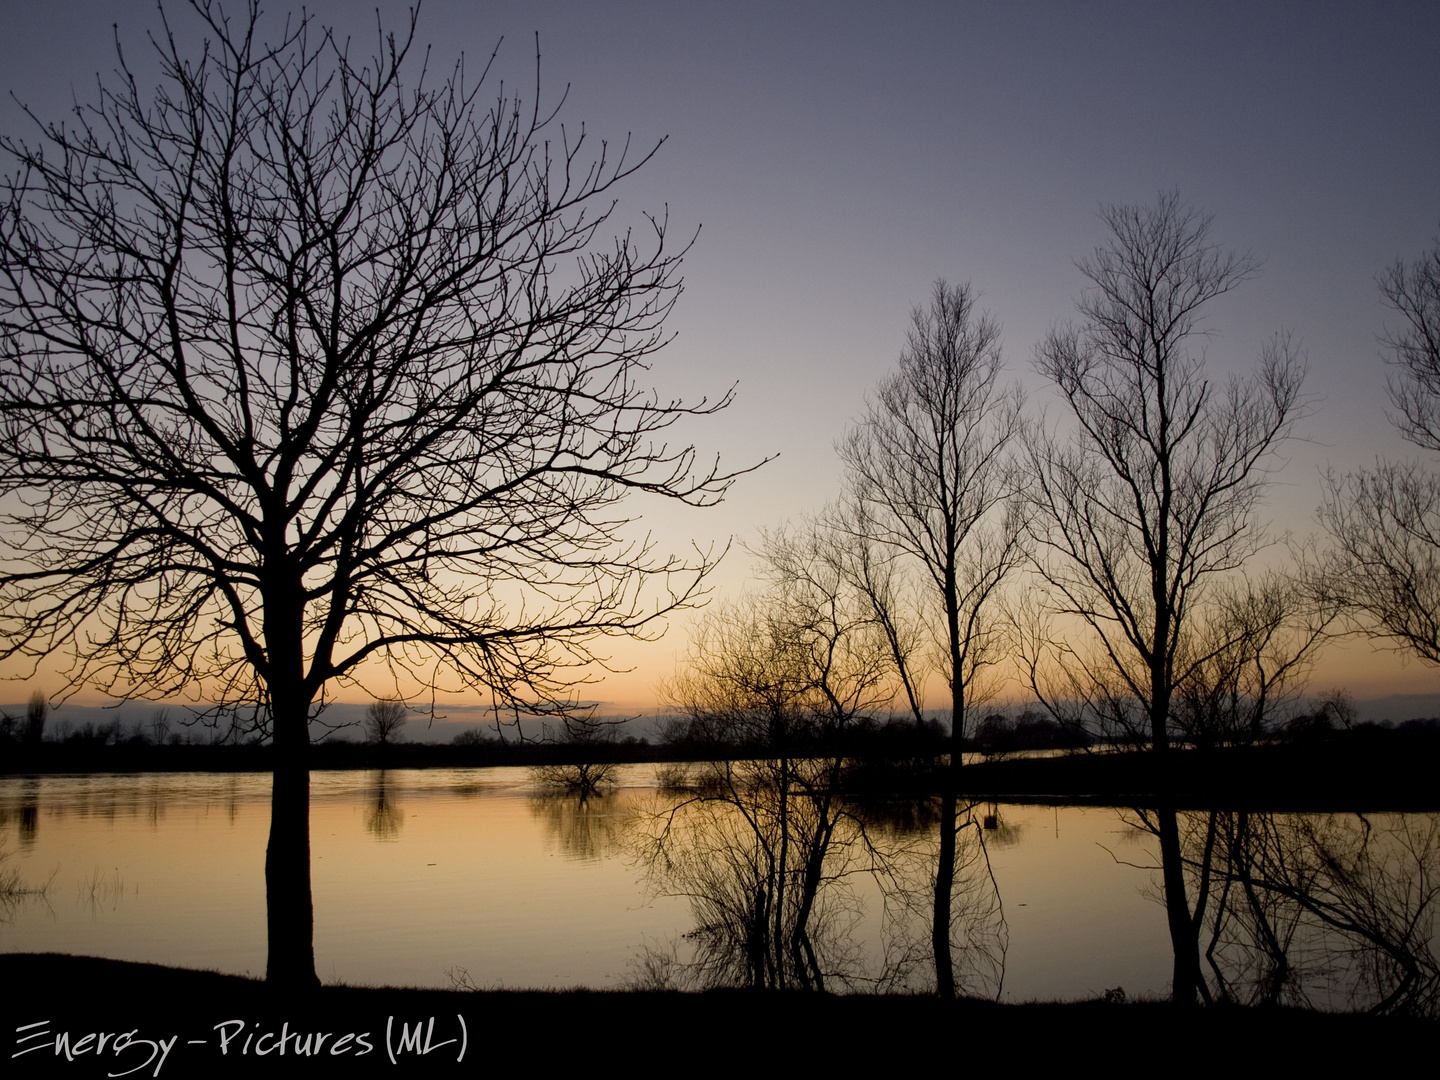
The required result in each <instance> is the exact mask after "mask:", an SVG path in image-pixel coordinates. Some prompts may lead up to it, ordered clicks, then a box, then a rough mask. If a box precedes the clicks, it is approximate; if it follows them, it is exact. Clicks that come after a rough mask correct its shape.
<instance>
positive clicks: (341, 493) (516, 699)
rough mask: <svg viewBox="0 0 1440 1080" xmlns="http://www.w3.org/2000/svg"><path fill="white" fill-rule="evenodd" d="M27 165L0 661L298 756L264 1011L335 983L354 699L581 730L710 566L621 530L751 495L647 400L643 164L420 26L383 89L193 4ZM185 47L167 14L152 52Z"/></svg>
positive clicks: (664, 311)
mask: <svg viewBox="0 0 1440 1080" xmlns="http://www.w3.org/2000/svg"><path fill="white" fill-rule="evenodd" d="M191 7H192V8H193V12H194V15H195V16H196V19H197V21H198V24H199V27H200V29H201V30H202V32H203V33H204V34H205V35H206V40H205V44H204V46H203V48H202V49H201V51H200V52H199V53H198V54H197V55H186V54H185V53H183V52H182V51H181V47H180V45H179V43H178V39H177V36H176V35H175V34H174V33H172V32H170V30H169V26H168V23H167V24H166V29H165V31H164V32H163V33H161V34H160V35H158V36H157V37H156V38H155V44H156V49H157V52H158V59H159V62H160V65H161V77H160V85H159V87H158V88H157V89H156V90H155V92H154V93H153V95H147V93H146V92H145V91H144V90H142V88H141V85H140V82H139V80H138V79H137V78H136V77H135V76H134V75H133V74H132V73H131V71H130V69H129V68H128V67H126V65H125V61H124V58H123V56H122V57H121V59H120V77H119V79H118V81H117V82H116V83H115V84H114V85H111V86H102V88H101V89H100V91H99V97H98V99H97V100H96V101H95V102H94V104H92V105H90V106H88V107H84V108H81V109H79V110H78V111H77V112H76V114H75V115H74V116H73V117H71V118H70V119H69V120H68V121H67V122H65V123H43V122H41V121H40V120H39V119H38V118H37V119H36V121H35V123H36V130H35V134H34V141H33V142H27V141H24V140H21V139H18V138H15V137H13V136H12V137H7V138H4V139H3V140H0V147H3V149H4V151H5V153H7V154H8V155H9V158H10V160H11V161H12V163H13V164H12V168H11V170H10V171H9V172H8V173H7V177H6V180H5V182H4V195H3V205H0V330H3V335H0V497H3V498H4V500H5V506H6V516H5V519H4V520H5V530H6V531H5V538H4V554H3V561H0V631H3V635H4V636H3V640H4V645H3V655H4V656H6V657H8V658H12V659H13V658H20V657H30V658H39V657H43V656H48V655H50V654H52V653H56V652H57V651H62V650H67V649H68V650H69V651H70V655H71V656H72V657H73V661H72V663H71V666H70V668H69V676H70V680H71V685H72V686H74V685H79V684H80V683H88V684H89V685H92V686H97V687H99V688H100V689H103V690H106V691H109V692H111V693H113V694H116V695H119V696H127V697H128V696H154V697H169V696H173V695H176V694H183V693H188V694H190V695H192V696H198V697H203V698H205V699H207V700H210V701H214V702H219V703H221V704H223V705H228V706H231V707H233V708H234V709H236V710H239V711H241V712H242V713H243V714H244V715H245V716H249V717H253V718H254V719H255V720H256V721H257V722H258V723H259V724H260V725H261V728H262V731H263V732H264V733H265V734H267V735H268V736H269V738H270V739H271V740H272V741H273V745H274V753H275V777H274V785H273V796H272V817H271V834H270V842H269V847H268V849H267V855H266V881H267V892H268V905H269V934H270V954H269V962H268V966H267V976H268V978H269V979H270V980H272V981H275V982H280V983H285V984H290V985H306V984H313V983H315V981H316V979H315V973H314V961H313V948H312V923H313V916H312V908H311V898H310V870H309V864H310V857H309V831H308V801H309V794H308V764H307V748H308V743H309V737H308V724H309V721H310V719H311V717H312V714H313V710H314V709H315V707H316V706H317V704H318V703H320V702H322V701H323V700H324V696H325V694H326V693H327V691H328V690H329V689H330V688H332V687H334V686H335V685H336V684H354V685H360V684H361V683H364V682H371V683H374V682H380V683H384V684H385V685H386V686H387V687H388V688H390V689H391V690H392V691H393V689H394V688H395V687H397V686H399V685H401V684H410V683H414V684H418V685H420V686H424V687H428V688H432V689H450V690H458V689H471V690H478V691H480V692H483V693H484V694H486V695H488V696H490V697H492V699H493V700H494V701H495V703H496V704H497V706H503V705H514V706H515V707H517V708H527V709H532V710H534V709H540V710H551V711H553V710H557V709H558V710H563V709H564V708H565V707H566V706H567V705H568V703H569V702H570V700H571V697H570V690H569V688H570V687H572V686H573V685H574V683H575V682H576V681H577V680H580V679H582V678H583V677H584V675H583V669H584V668H585V665H587V664H588V663H590V661H591V660H592V659H594V658H595V657H596V653H595V651H594V650H595V648H596V644H595V643H596V641H597V639H599V638H603V637H605V636H607V635H618V636H624V635H629V636H634V635H642V634H646V633H649V632H651V629H652V628H655V627H656V621H655V620H657V619H658V618H660V617H662V616H663V615H664V614H665V613H666V612H668V611H671V610H674V609H676V608H678V607H682V606H684V605H686V604H687V603H689V602H691V601H692V600H693V599H694V598H695V597H696V596H697V590H698V589H699V588H700V585H701V581H702V579H703V578H704V576H705V574H706V572H707V571H708V570H709V568H710V567H711V565H712V560H711V558H710V557H709V556H708V555H706V554H704V553H700V554H697V555H696V556H695V557H694V558H692V559H690V560H688V561H687V560H682V559H676V558H673V557H668V556H665V555H663V554H660V553H657V552H656V551H655V550H654V549H653V548H652V547H651V545H650V544H649V543H648V542H644V541H641V542H636V541H634V540H631V539H628V538H627V530H626V524H627V518H626V516H625V513H624V512H623V511H619V510H617V504H618V503H619V502H620V500H621V499H622V498H623V497H625V496H626V495H628V494H630V493H632V492H646V493H651V494H654V495H659V496H664V497H666V498H672V499H679V500H683V501H685V502H688V503H692V504H700V505H704V504H710V503H713V502H715V501H716V500H718V499H719V498H720V497H721V496H722V495H723V494H724V492H725V490H726V488H727V487H728V485H729V484H730V482H731V480H732V478H733V477H732V476H729V475H724V474H722V473H720V472H719V470H718V467H716V466H709V467H707V466H705V465H703V464H700V463H697V460H696V454H695V450H694V448H693V447H690V446H685V445H683V444H676V443H672V442H668V441H667V439H668V438H669V432H670V430H671V429H672V428H673V427H674V425H675V424H676V423H677V421H679V420H681V419H682V418H683V417H686V416H691V415H703V414H709V413H713V412H715V411H717V410H718V409H721V408H723V407H724V406H725V405H726V404H727V403H728V401H729V397H728V395H727V396H725V397H723V398H721V399H720V400H719V401H717V402H713V403H706V402H703V401H702V402H700V403H698V404H685V403H682V402H681V401H678V400H672V399H669V398H665V397H662V396H659V395H658V394H657V393H655V392H653V391H651V390H648V389H646V387H645V384H646V381H647V378H648V376H647V370H648V369H647V361H648V358H650V357H651V356H652V355H653V354H654V353H655V352H656V351H657V350H658V349H659V348H660V347H661V346H662V345H664V344H665V342H666V336H665V333H664V329H663V324H664V320H665V318H666V316H667V315H668V313H669V312H670V310H671V308H672V306H673V304H674V302H675V300H676V298H677V296H678V295H679V291H680V278H679V276H678V271H679V264H680V257H681V255H682V254H683V250H679V251H677V250H675V248H674V247H673V245H672V244H671V242H670V238H669V235H668V230H667V226H666V221H665V219H664V218H663V217H662V218H654V217H647V218H646V219H645V220H644V223H643V225H642V226H641V228H640V229H639V230H638V232H633V233H632V232H631V231H629V230H624V231H620V232H619V235H618V236H617V237H616V238H615V239H613V240H611V239H607V237H606V235H605V233H604V230H606V229H607V228H608V227H609V223H610V220H611V217H612V214H613V213H614V210H615V203H614V196H613V192H614V190H615V189H616V186H617V185H619V184H621V183H622V182H623V181H624V180H625V179H626V178H627V177H629V176H631V175H632V174H633V173H634V172H635V171H636V170H637V169H638V168H640V167H641V166H642V165H644V164H645V162H646V161H647V160H648V159H649V157H650V155H651V154H653V153H654V150H651V151H649V152H648V153H641V154H639V155H638V156H637V155H635V154H634V153H632V152H631V150H630V147H629V145H628V142H627V143H626V144H625V145H624V146H622V147H620V148H618V150H617V148H615V147H612V146H610V145H608V144H606V143H601V144H600V145H599V146H595V145H594V143H593V140H592V139H591V138H590V137H589V136H588V135H587V134H586V133H585V131H584V129H583V127H582V128H580V129H578V130H577V129H574V128H563V127H561V126H560V125H559V121H558V120H557V112H558V108H559V106H558V105H557V106H556V107H555V108H554V109H550V108H542V107H541V105H540V104H539V101H538V91H537V93H536V100H531V101H528V102H524V101H522V100H521V99H520V98H518V97H515V96H512V95H510V94H509V93H507V92H506V91H504V90H498V91H493V92H492V91H491V90H490V83H489V82H488V81H487V71H486V70H482V71H481V72H480V73H479V74H478V77H477V76H476V74H475V73H474V72H473V71H467V69H466V68H465V66H464V65H463V64H461V65H457V67H456V68H455V70H454V71H453V73H452V74H451V75H450V77H449V78H448V79H446V80H444V81H443V82H441V83H439V84H438V85H437V84H436V81H435V80H434V78H432V77H429V76H427V73H426V70H425V63H424V62H423V61H422V60H419V59H416V58H415V57H412V55H411V54H412V47H413V46H414V44H415V35H416V28H415V21H414V19H415V17H414V15H413V14H412V17H411V21H410V23H409V25H408V26H407V27H405V28H403V30H402V31H401V32H400V33H399V34H398V35H393V34H392V35H385V36H384V37H383V38H382V39H381V40H380V41H379V45H378V48H377V51H376V53H375V54H374V55H373V56H370V57H366V58H364V59H363V60H362V59H357V58H356V57H354V56H352V55H351V53H350V51H349V50H350V47H349V44H348V43H347V41H346V40H345V39H344V38H343V37H340V36H337V35H334V34H332V33H331V32H330V31H328V30H326V29H323V28H321V27H320V26H318V25H317V24H316V23H315V22H314V20H313V19H311V18H309V17H305V16H301V17H300V18H292V19H291V20H289V21H287V22H285V23H283V24H280V25H275V26H267V24H266V23H265V21H264V20H263V19H262V18H261V15H260V11H259V6H258V4H255V3H252V4H250V6H249V7H248V9H247V10H246V12H245V14H244V15H243V17H240V18H235V19H232V18H230V17H228V16H227V15H226V14H225V13H224V12H223V11H222V9H221V7H220V6H219V5H218V4H216V3H212V2H210V0H191ZM163 15H164V13H163V11H162V16H163Z"/></svg>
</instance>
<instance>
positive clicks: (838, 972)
mask: <svg viewBox="0 0 1440 1080" xmlns="http://www.w3.org/2000/svg"><path fill="white" fill-rule="evenodd" d="M838 768H839V762H837V761H831V760H801V759H776V760H754V761H734V762H729V761H724V762H714V763H710V764H707V765H705V766H703V767H702V769H703V771H702V774H701V775H700V776H699V777H698V778H696V779H695V780H694V781H693V782H692V783H691V785H690V786H689V787H688V788H687V789H685V790H679V791H676V790H674V788H673V787H672V790H671V793H670V794H668V795H663V796H660V801H659V802H658V803H657V804H656V805H655V806H654V807H653V808H652V809H651V811H650V812H649V813H646V814H642V815H641V818H640V821H639V825H638V828H637V832H636V838H635V841H634V847H635V851H636V853H637V855H638V858H639V861H640V863H641V865H643V866H644V868H645V870H646V873H647V876H648V879H649V884H650V887H651V889H652V890H654V891H655V892H656V893H657V894H660V895H668V896H684V897H686V898H688V899H689V901H690V907H691V911H692V912H693V913H694V916H695V928H694V929H693V930H692V931H690V933H689V934H687V935H686V942H687V944H688V946H689V949H690V953H691V955H690V956H689V957H688V958H687V959H686V960H685V961H684V964H685V966H686V967H687V969H688V972H687V974H688V979H689V980H690V981H691V982H693V983H694V984H696V985H700V986H751V987H755V988H757V989H759V988H767V989H783V988H803V989H816V990H823V989H827V988H831V987H833V986H834V985H836V984H837V983H838V984H839V985H844V986H848V985H852V984H854V983H855V982H857V981H859V980H860V979H861V978H862V977H863V971H862V968H863V961H862V958H861V956H860V949H859V947H858V946H857V945H856V944H855V943H854V942H853V940H852V939H851V935H850V929H851V926H852V924H853V923H854V922H855V921H856V920H857V919H858V918H859V911H858V906H857V903H856V901H855V898H854V895H853V892H852V890H851V888H850V883H849V880H848V879H849V878H850V876H851V875H853V874H855V873H859V872H861V871H862V870H863V868H864V867H863V865H862V863H861V862H860V858H859V856H858V855H857V851H859V849H860V848H861V839H862V837H861V830H860V829H859V827H858V823H857V822H856V820H855V819H854V818H853V817H851V816H850V815H848V814H846V813H844V812H843V810H842V808H841V806H840V801H839V798H838V796H837V795H836V794H835V785H834V780H835V773H836V770H838Z"/></svg>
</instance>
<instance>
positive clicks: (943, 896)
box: [930, 751, 959, 1001]
mask: <svg viewBox="0 0 1440 1080" xmlns="http://www.w3.org/2000/svg"><path fill="white" fill-rule="evenodd" d="M958 756H959V751H955V752H953V753H952V754H951V759H952V761H953V760H955V759H956V758H957V757H958ZM955 773H956V767H955V766H954V765H951V766H949V767H947V768H946V769H945V771H944V774H943V775H944V780H943V781H942V782H943V784H944V793H943V794H942V795H941V797H940V857H939V858H938V859H937V860H936V862H935V913H934V920H933V922H932V923H931V927H930V944H931V948H932V949H933V951H934V953H935V992H936V993H937V994H939V995H940V996H941V997H942V998H944V999H945V1000H947V1001H949V1000H953V999H954V997H955V965H954V962H953V961H952V959H951V956H950V904H951V894H952V892H953V890H954V887H955V810H956V803H957V799H956V794H955V793H956V789H957V787H958V786H959V785H958V784H957V783H956V779H957V778H956V776H955Z"/></svg>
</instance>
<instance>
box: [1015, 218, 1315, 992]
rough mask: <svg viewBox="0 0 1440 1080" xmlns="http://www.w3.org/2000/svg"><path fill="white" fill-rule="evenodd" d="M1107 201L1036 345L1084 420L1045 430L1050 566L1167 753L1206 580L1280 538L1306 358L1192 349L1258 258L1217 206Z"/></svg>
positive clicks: (1101, 669) (1191, 975)
mask: <svg viewBox="0 0 1440 1080" xmlns="http://www.w3.org/2000/svg"><path fill="white" fill-rule="evenodd" d="M1101 216H1102V219H1103V220H1104V222H1105V224H1106V226H1107V227H1108V228H1109V230H1110V233H1111V238H1110V240H1109V242H1108V243H1107V244H1105V245H1104V246H1102V247H1099V248H1097V249H1096V250H1095V251H1094V252H1093V253H1092V254H1091V255H1090V256H1089V257H1088V258H1085V259H1081V260H1080V261H1079V262H1078V266H1079V268H1080V270H1081V272H1082V273H1084V275H1085V276H1086V277H1087V278H1088V279H1089V281H1090V285H1091V287H1090V288H1089V290H1088V291H1087V292H1086V293H1085V294H1084V295H1083V296H1082V297H1081V298H1080V300H1079V301H1078V303H1077V307H1078V309H1079V312H1080V315H1081V321H1080V323H1079V324H1078V325H1072V326H1068V327H1063V328H1058V329H1056V330H1054V331H1052V333H1051V334H1050V336H1049V337H1048V338H1047V339H1046V341H1045V342H1044V343H1043V344H1042V345H1041V346H1040V348H1039V349H1038V350H1037V355H1036V363H1037V366H1038V367H1039V369H1040V371H1041V373H1042V374H1044V375H1045V376H1047V377H1048V378H1049V379H1050V380H1051V381H1052V382H1053V383H1054V385H1055V387H1056V389H1057V391H1058V392H1059V394H1060V396H1061V397H1062V399H1063V400H1064V402H1065V404H1066V406H1067V407H1068V416H1067V419H1069V420H1073V431H1072V436H1071V438H1070V440H1069V442H1068V443H1061V442H1060V441H1058V440H1057V439H1056V438H1054V437H1051V436H1048V435H1046V434H1044V433H1042V432H1039V431H1036V432H1035V433H1034V435H1033V437H1032V438H1031V439H1030V440H1029V444H1030V452H1031V457H1032V463H1033V469H1034V475H1033V481H1032V485H1031V487H1030V489H1029V490H1030V491H1031V492H1032V495H1033V504H1034V512H1035V517H1034V521H1035V529H1034V536H1035V540H1036V543H1037V545H1038V556H1039V557H1038V559H1037V563H1036V566H1037V572H1038V573H1039V575H1040V577H1041V578H1042V579H1043V581H1044V582H1045V584H1046V586H1048V598H1047V601H1046V602H1047V603H1048V604H1049V605H1050V612H1051V614H1053V615H1056V616H1059V617H1060V618H1062V619H1066V620H1070V621H1071V622H1072V623H1073V622H1075V621H1078V623H1079V624H1080V626H1082V627H1083V628H1085V629H1086V630H1088V632H1089V635H1090V639H1091V648H1092V649H1093V651H1092V652H1090V653H1088V654H1084V655H1082V652H1083V648H1077V647H1075V646H1073V645H1072V646H1070V650H1071V656H1072V659H1074V660H1076V661H1078V662H1079V663H1080V664H1082V665H1083V670H1085V671H1087V672H1090V673H1093V674H1094V675H1095V676H1096V678H1097V681H1098V683H1099V684H1100V685H1101V686H1103V687H1104V688H1105V689H1104V691H1103V693H1102V694H1101V695H1100V697H1101V698H1102V699H1103V700H1106V701H1109V702H1112V703H1114V702H1119V701H1124V700H1126V699H1128V700H1130V701H1133V702H1134V703H1135V704H1136V706H1137V707H1138V710H1139V711H1140V713H1141V715H1142V716H1143V718H1144V722H1145V726H1146V728H1147V729H1148V732H1147V734H1148V736H1149V740H1150V743H1151V745H1152V747H1153V749H1154V751H1155V752H1156V753H1157V754H1164V752H1165V751H1166V749H1167V747H1168V746H1169V742H1170V729H1171V722H1172V718H1173V717H1172V700H1173V699H1174V697H1175V694H1176V691H1177V689H1178V688H1179V687H1181V686H1182V685H1184V684H1185V682H1186V679H1187V678H1188V677H1189V674H1190V672H1191V671H1194V670H1196V669H1198V668H1199V667H1200V666H1201V665H1203V663H1205V661H1206V659H1207V658H1208V657H1209V656H1210V655H1211V652H1210V650H1208V649H1206V648H1203V647H1202V648H1196V647H1195V642H1196V638H1195V636H1194V635H1193V634H1192V630H1194V629H1195V628H1196V627H1197V620H1198V619H1199V618H1200V617H1201V613H1202V611H1203V603H1204V598H1205V595H1206V591H1207V589H1208V588H1209V587H1210V586H1211V585H1212V584H1213V583H1215V582H1216V581H1217V580H1219V579H1221V578H1222V577H1223V576H1224V575H1227V574H1229V573H1230V572H1231V571H1234V570H1236V569H1238V568H1239V567H1241V566H1242V565H1243V564H1244V563H1245V561H1246V560H1247V559H1249V558H1250V557H1251V556H1252V555H1254V554H1255V553H1256V552H1258V551H1259V550H1260V549H1261V547H1263V546H1264V544H1265V537H1264V534H1263V530H1262V529H1261V526H1260V524H1259V521H1258V519H1257V515H1256V511H1257V508H1258V505H1259V502H1260V499H1261V497H1262V496H1263V494H1264V491H1265V488H1266V482H1267V480H1268V477H1269V475H1270V471H1271V469H1272V468H1273V467H1274V456H1273V451H1274V449H1275V447H1276V444H1277V443H1278V442H1280V441H1281V440H1283V439H1284V438H1285V437H1286V434H1287V432H1288V431H1289V428H1290V426H1291V425H1292V423H1293V422H1294V419H1295V417H1296V413H1297V410H1298V409H1299V408H1300V407H1301V397H1300V389H1301V383H1302V380H1303V377H1304V364H1303V362H1302V360H1301V358H1300V356H1299V355H1298V354H1297V352H1296V350H1295V349H1294V347H1293V346H1292V345H1291V343H1290V341H1289V339H1288V338H1286V337H1284V336H1283V335H1282V336H1277V337H1276V338H1275V339H1273V340H1272V341H1271V342H1270V343H1269V344H1268V345H1267V346H1266V347H1265V349H1264V351H1263V353H1262V356H1261V360H1260V366H1259V370H1258V371H1257V372H1256V373H1255V374H1254V375H1253V376H1251V377H1249V378H1245V379H1241V378H1235V377H1232V378H1231V379H1229V380H1228V381H1227V382H1226V383H1224V384H1217V383H1216V382H1214V381H1212V380H1211V379H1210V378H1209V377H1207V376H1206V374H1205V368H1204V358H1203V355H1200V354H1197V353H1195V352H1193V351H1192V345H1193V343H1194V340H1195V338H1196V337H1202V336H1204V335H1205V333H1206V331H1205V329H1204V326H1203V323H1202V318H1203V314H1204V309H1205V306H1206V305H1207V304H1209V303H1210V302H1211V301H1213V300H1215V299H1217V298H1218V297H1220V296H1223V295H1224V294H1226V293H1228V292H1229V291H1230V290H1232V289H1234V288H1235V287H1237V286H1238V285H1240V284H1242V283H1243V282H1244V281H1245V280H1246V279H1247V278H1249V277H1251V276H1252V275H1253V274H1254V273H1255V272H1256V269H1257V264H1256V262H1255V261H1254V260H1253V259H1252V258H1251V257H1250V256H1248V255H1243V254H1239V253H1235V252H1227V251H1224V250H1222V249H1220V248H1219V247H1217V246H1216V245H1215V244H1214V243H1213V242H1212V241H1211V239H1210V228H1211V219H1210V217H1209V216H1208V215H1205V214H1201V213H1199V212H1197V211H1195V210H1193V209H1191V208H1189V207H1187V206H1185V205H1184V204H1183V203H1182V202H1181V201H1180V198H1179V196H1178V195H1177V194H1175V193H1168V194H1162V195H1161V196H1160V198H1159V200H1158V202H1157V203H1156V204H1155V205H1154V206H1149V207H1146V206H1114V207H1110V208H1109V209H1106V210H1104V211H1103V212H1102V215H1101ZM1070 637H1071V639H1072V640H1073V639H1074V637H1075V635H1074V634H1073V632H1072V634H1071V635H1070ZM1072 674H1073V672H1072ZM1036 689H1037V693H1040V694H1042V696H1043V694H1044V691H1043V688H1040V687H1037V688H1036ZM1050 696H1052V697H1053V695H1050ZM1161 760H1162V761H1163V760H1164V759H1163V758H1162V759H1161ZM1157 817H1158V819H1159V823H1160V825H1159V829H1160V839H1161V854H1162V862H1163V863H1164V880H1165V894H1166V906H1167V912H1168V917H1169V923H1170V932H1171V938H1172V943H1173V945H1174V947H1175V981H1174V997H1175V1000H1176V1001H1177V1002H1180V1003H1188V1002H1192V1001H1193V1000H1194V997H1195V994H1196V990H1197V987H1198V985H1199V980H1200V968H1199V959H1198V953H1197V944H1198V939H1197V933H1198V928H1197V927H1196V925H1195V924H1194V922H1193V920H1192V918H1191V916H1190V913H1189V910H1188V906H1187V903H1186V899H1185V881H1184V876H1183V872H1182V869H1181V865H1180V857H1179V856H1180V852H1179V838H1178V834H1177V832H1176V824H1175V817H1174V812H1173V809H1171V810H1169V811H1168V812H1167V811H1166V809H1165V808H1163V807H1162V808H1161V812H1160V813H1159V814H1158V815H1157Z"/></svg>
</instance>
